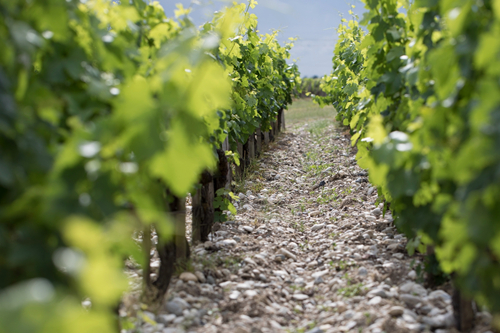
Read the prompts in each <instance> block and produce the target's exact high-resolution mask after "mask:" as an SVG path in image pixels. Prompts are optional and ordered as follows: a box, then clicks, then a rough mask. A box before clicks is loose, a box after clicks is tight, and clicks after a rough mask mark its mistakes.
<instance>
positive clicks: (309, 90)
mask: <svg viewBox="0 0 500 333" xmlns="http://www.w3.org/2000/svg"><path fill="white" fill-rule="evenodd" d="M297 90H298V91H297V94H298V95H299V96H300V97H301V98H305V97H309V96H311V97H315V96H326V94H325V92H324V91H323V89H322V88H321V79H320V78H318V77H305V78H303V79H301V83H300V87H299V88H298V89H297Z"/></svg>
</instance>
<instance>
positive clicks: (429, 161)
mask: <svg viewBox="0 0 500 333" xmlns="http://www.w3.org/2000/svg"><path fill="white" fill-rule="evenodd" d="M365 4H366V8H367V13H366V14H365V15H364V17H363V20H362V23H363V24H365V25H366V26H367V30H368V33H367V34H366V36H364V37H363V36H362V33H359V34H356V32H355V31H354V27H356V26H357V24H356V22H354V21H351V22H349V23H348V26H345V25H343V26H342V27H341V28H340V31H341V32H345V31H347V32H348V33H342V34H340V40H339V42H338V44H337V48H336V50H335V57H334V70H333V73H334V74H332V75H334V76H335V77H338V78H342V79H339V80H337V79H335V80H333V79H332V76H329V77H325V78H324V85H325V86H326V87H325V88H324V89H325V90H326V89H329V95H330V97H328V98H326V99H323V100H322V102H323V103H332V102H333V103H338V106H337V110H338V113H339V117H340V118H341V119H342V120H343V121H344V124H346V125H347V124H348V125H349V126H350V127H351V130H352V132H353V133H355V134H354V135H353V137H352V142H353V144H355V143H357V147H358V155H357V158H358V162H359V164H360V165H361V166H362V167H365V168H367V169H368V170H369V173H370V180H371V182H372V183H374V184H375V185H377V187H378V189H379V193H380V194H382V195H383V196H385V198H386V199H387V200H388V201H390V203H391V204H390V208H391V210H393V213H394V215H395V216H396V220H395V221H396V225H397V226H398V228H399V229H400V230H402V231H403V232H405V234H406V235H407V236H408V237H410V238H415V239H418V238H419V239H420V240H421V242H422V243H423V244H433V245H434V246H435V248H436V256H437V259H438V260H439V262H440V264H441V267H442V269H443V270H444V271H445V272H446V273H452V272H453V273H455V274H454V276H455V281H456V283H457V284H458V286H459V287H460V288H461V289H462V290H463V291H464V292H465V293H466V294H469V295H472V296H474V297H475V298H476V300H478V301H479V302H480V303H481V304H483V305H486V306H488V307H489V308H490V309H491V310H492V311H494V312H496V313H498V312H500V263H499V260H500V247H499V244H500V224H499V223H498V221H497V219H498V214H499V213H500V212H499V211H498V210H499V207H500V202H499V200H500V199H499V198H500V196H499V193H500V192H499V191H500V185H499V184H500V178H499V177H500V174H499V173H498V171H497V170H498V169H499V167H500V150H499V149H498V147H500V145H499V143H500V132H499V130H498V128H500V127H499V125H500V124H499V119H500V97H499V94H498V93H497V92H498V90H499V88H500V87H499V84H500V72H499V71H498V68H499V66H500V43H499V42H498V41H497V40H498V38H496V36H498V32H499V31H500V6H499V5H498V2H495V1H489V0H488V1H476V0H463V1H460V2H459V3H456V2H450V1H444V0H443V1H438V0H431V1H423V0H419V1H415V2H409V1H396V0H383V1H372V0H366V1H365ZM358 37H361V39H359V38H358ZM345 45H353V46H354V48H353V50H349V48H346V47H345ZM352 54H358V55H361V56H362V58H361V61H362V64H363V65H362V66H361V67H360V68H359V72H358V74H356V75H355V74H353V73H354V72H355V69H356V68H357V65H356V64H357V63H359V62H360V61H359V60H356V63H353V62H350V63H346V62H345V61H343V59H344V58H345V57H347V56H348V55H352ZM342 64H345V67H341V65H342ZM356 78H358V79H357V81H356ZM350 82H354V83H355V84H356V85H357V86H353V87H352V89H351V90H350V91H349V93H347V91H346V89H348V87H349V83H350ZM349 95H350V96H349Z"/></svg>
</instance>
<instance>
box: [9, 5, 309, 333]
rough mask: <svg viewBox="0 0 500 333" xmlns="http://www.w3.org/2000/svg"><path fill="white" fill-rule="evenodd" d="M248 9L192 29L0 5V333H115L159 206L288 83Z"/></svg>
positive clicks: (161, 230) (183, 20) (212, 161)
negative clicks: (131, 273)
mask: <svg viewBox="0 0 500 333" xmlns="http://www.w3.org/2000/svg"><path fill="white" fill-rule="evenodd" d="M255 5H256V2H255V1H254V0H250V1H249V3H248V4H234V5H232V6H230V7H227V8H225V9H224V10H221V11H219V12H217V13H215V14H214V17H213V20H212V21H210V22H207V23H206V24H204V25H203V26H201V27H197V26H195V25H194V24H193V22H191V21H190V19H189V17H188V15H187V14H188V13H189V10H187V9H185V8H183V7H182V6H178V9H177V11H176V13H175V18H170V17H167V16H166V15H165V13H164V11H163V8H162V7H161V6H160V5H159V4H158V3H155V2H152V3H146V2H144V1H143V0H130V1H121V2H114V1H110V0H87V1H83V0H82V1H80V0H66V1H59V0H45V1H38V0H33V1H26V0H0V40H1V41H2V45H1V48H0V101H1V102H0V104H1V105H0V108H1V112H0V145H1V149H2V153H1V154H0V272H1V274H0V322H1V323H2V324H1V325H0V332H5V333H7V332H8V333H12V332H19V333H21V332H27V333H28V332H30V333H32V332H51V333H57V332H75V333H77V332H91V331H94V332H103V333H104V332H113V331H117V330H118V326H117V314H116V307H117V305H118V303H119V301H120V298H121V296H122V295H123V293H124V292H125V291H126V290H127V288H128V281H127V279H126V276H125V275H124V273H123V271H124V263H125V259H126V258H133V259H134V260H135V261H136V262H137V263H140V264H142V265H143V266H145V267H146V268H147V266H148V265H149V262H147V261H148V260H147V259H148V258H149V255H150V254H149V252H148V253H147V254H145V253H143V249H142V248H141V247H140V246H138V243H137V238H138V237H140V235H141V233H142V232H144V230H147V229H149V228H150V227H151V226H154V230H155V231H156V232H157V233H158V236H159V239H160V240H166V239H169V237H172V235H173V233H174V232H173V231H174V230H173V229H174V228H173V225H174V223H172V216H171V214H170V215H169V213H168V212H169V209H170V210H171V207H172V205H173V202H175V200H178V198H184V197H185V196H186V195H187V194H188V193H190V192H191V193H194V192H196V190H197V184H198V183H199V182H200V177H201V175H202V174H203V172H207V171H208V172H210V171H213V170H214V169H216V167H217V164H218V162H219V160H220V158H221V156H220V154H218V150H220V148H221V145H222V143H223V142H229V146H230V147H232V151H234V152H235V153H232V152H231V151H227V148H226V152H224V154H225V155H226V157H228V158H232V159H234V161H235V163H237V164H238V163H239V162H238V154H237V153H236V152H237V146H238V144H242V143H245V142H246V141H247V139H248V137H249V136H250V135H253V133H255V132H256V130H262V131H268V130H270V129H271V124H272V123H273V122H275V121H276V118H277V116H278V113H279V112H280V110H282V109H284V108H286V106H287V104H288V103H290V102H291V94H292V91H293V89H294V88H295V85H296V84H297V83H299V82H300V76H299V73H298V70H297V67H296V66H295V65H290V64H289V63H287V61H288V59H289V50H290V48H291V46H292V44H287V45H285V46H281V45H280V44H279V43H278V42H277V34H276V33H273V34H267V35H259V34H258V32H257V31H256V27H257V18H256V16H255V15H254V14H251V13H250V12H249V9H251V8H253V7H254V6H255ZM198 188H199V185H198ZM222 195H223V196H224V195H226V196H227V195H228V193H227V192H224V193H223V194H222ZM223 199H224V198H223ZM219 201H220V198H219ZM222 201H223V202H225V203H226V206H224V207H225V208H230V207H229V204H228V203H227V200H225V199H224V200H222ZM220 205H221V206H223V204H220ZM144 234H146V233H144ZM134 239H135V240H134ZM160 242H161V241H160ZM167 282H168V281H167ZM161 296H162V295H160V297H161ZM83 299H88V301H87V302H86V303H85V304H86V309H84V308H83V307H82V304H81V303H82V300H83ZM89 304H91V305H89Z"/></svg>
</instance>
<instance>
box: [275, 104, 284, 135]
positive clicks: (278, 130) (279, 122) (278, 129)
mask: <svg viewBox="0 0 500 333" xmlns="http://www.w3.org/2000/svg"><path fill="white" fill-rule="evenodd" d="M282 113H283V109H279V110H278V118H276V122H277V123H278V125H277V127H276V130H277V132H280V131H281V114H282Z"/></svg>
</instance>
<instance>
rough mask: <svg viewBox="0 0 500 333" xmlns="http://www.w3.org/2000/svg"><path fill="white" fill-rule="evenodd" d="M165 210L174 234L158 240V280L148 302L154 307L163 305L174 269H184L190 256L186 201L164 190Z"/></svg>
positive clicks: (153, 285)
mask: <svg viewBox="0 0 500 333" xmlns="http://www.w3.org/2000/svg"><path fill="white" fill-rule="evenodd" d="M166 197H167V202H166V204H167V208H168V212H169V214H170V216H171V217H172V221H173V223H174V234H173V235H169V237H168V238H166V239H164V238H162V237H159V239H158V245H157V250H158V255H159V257H160V268H159V272H158V278H157V279H156V280H155V281H154V282H153V283H152V287H153V288H152V289H154V291H153V290H151V295H149V297H148V299H149V302H150V303H152V304H156V305H158V306H159V305H161V304H163V297H164V296H165V294H166V292H167V290H168V286H169V284H170V279H171V278H172V275H173V274H174V272H175V270H176V268H177V267H178V266H180V267H181V268H182V269H185V268H186V267H185V264H186V261H187V259H188V258H189V256H190V250H189V243H188V241H187V239H186V199H185V198H179V197H176V196H173V195H172V194H171V193H170V191H168V189H167V190H166Z"/></svg>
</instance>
